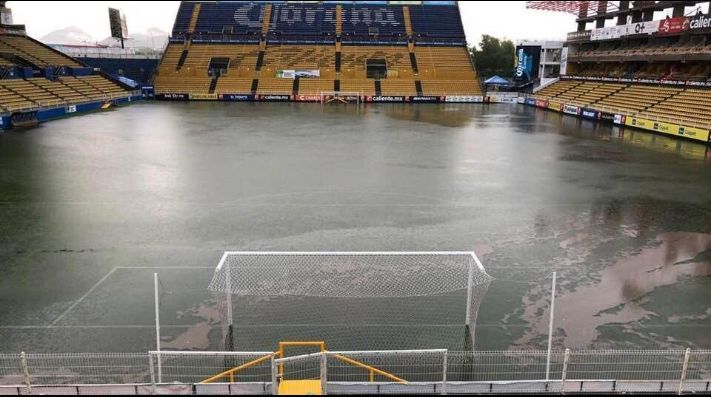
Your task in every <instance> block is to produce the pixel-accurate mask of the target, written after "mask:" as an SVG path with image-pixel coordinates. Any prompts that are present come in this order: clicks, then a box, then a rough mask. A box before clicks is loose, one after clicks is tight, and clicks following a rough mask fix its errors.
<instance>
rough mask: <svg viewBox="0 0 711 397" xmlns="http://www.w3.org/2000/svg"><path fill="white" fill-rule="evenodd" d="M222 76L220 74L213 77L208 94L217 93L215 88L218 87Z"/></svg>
mask: <svg viewBox="0 0 711 397" xmlns="http://www.w3.org/2000/svg"><path fill="white" fill-rule="evenodd" d="M219 78H220V76H215V77H213V78H212V80H211V81H210V88H209V89H208V91H207V92H208V94H214V93H215V88H217V80H218V79H219Z"/></svg>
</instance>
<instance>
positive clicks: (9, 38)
mask: <svg viewBox="0 0 711 397" xmlns="http://www.w3.org/2000/svg"><path fill="white" fill-rule="evenodd" d="M0 52H5V53H12V54H14V55H16V56H18V57H20V58H22V59H24V60H27V61H29V62H31V63H32V64H34V65H35V66H38V67H47V66H77V67H79V66H82V65H81V64H80V63H78V62H77V61H75V60H73V59H72V58H70V57H68V56H66V55H63V54H61V53H59V52H57V51H54V50H52V49H51V48H49V47H47V46H44V45H42V44H40V43H38V42H35V41H34V40H32V39H30V38H28V37H26V36H16V35H2V36H0Z"/></svg>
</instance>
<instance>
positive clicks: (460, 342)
mask: <svg viewBox="0 0 711 397" xmlns="http://www.w3.org/2000/svg"><path fill="white" fill-rule="evenodd" d="M491 280H493V279H492V277H491V276H489V275H488V274H487V273H486V270H485V269H484V267H483V266H482V264H481V262H480V261H479V259H478V258H477V256H476V254H475V253H474V252H226V253H225V254H224V255H223V257H222V260H221V261H220V264H219V265H218V267H217V268H216V270H215V274H214V276H213V279H212V281H211V283H210V286H209V289H210V290H211V291H213V292H214V293H216V294H217V295H218V297H219V298H220V301H222V305H221V307H219V311H220V315H221V317H222V321H223V331H224V332H226V333H227V334H226V335H223V336H224V337H225V340H226V341H227V340H229V341H230V345H232V346H227V347H229V348H237V349H241V350H254V349H268V348H271V347H273V346H274V345H275V344H276V343H277V342H278V341H280V340H324V341H325V342H326V343H327V345H328V346H329V349H340V350H373V349H381V350H408V349H420V348H447V349H451V350H465V347H467V346H473V345H474V343H473V342H474V341H473V338H474V332H473V329H474V326H475V324H476V317H477V313H478V309H479V305H480V303H481V301H482V300H483V298H484V295H485V293H486V290H487V289H488V285H489V283H490V282H491Z"/></svg>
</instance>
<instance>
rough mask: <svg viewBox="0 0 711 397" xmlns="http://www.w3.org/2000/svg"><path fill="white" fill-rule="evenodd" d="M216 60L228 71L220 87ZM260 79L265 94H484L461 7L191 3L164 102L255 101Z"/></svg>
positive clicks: (164, 65) (172, 52) (162, 87)
mask: <svg viewBox="0 0 711 397" xmlns="http://www.w3.org/2000/svg"><path fill="white" fill-rule="evenodd" d="M408 41H409V43H408ZM215 58H223V59H224V58H229V66H228V67H227V69H226V70H224V69H220V72H219V75H220V77H219V78H218V79H217V81H216V84H212V85H211V82H212V81H213V76H215V75H216V73H214V72H213V71H211V70H210V68H211V67H210V65H211V62H212V60H214V59H215ZM280 70H297V71H299V70H301V71H315V70H317V71H318V72H319V74H320V77H319V78H313V79H312V78H301V79H300V81H299V83H298V84H294V82H293V80H291V79H288V78H287V79H281V78H279V75H278V72H279V71H280ZM376 78H377V79H380V82H379V83H377V85H378V86H379V87H380V90H379V91H378V90H376V80H375V79H376ZM253 80H257V81H258V84H257V90H256V92H255V93H256V94H291V93H293V90H294V87H295V86H298V93H299V94H302V95H314V94H318V93H320V92H324V91H334V89H335V87H340V90H341V91H344V92H345V91H350V92H361V93H363V94H364V95H375V94H376V92H377V93H381V94H383V95H393V96H400V95H403V96H415V95H418V94H420V93H419V92H418V89H417V87H418V86H421V87H422V94H425V95H435V96H442V95H447V94H449V95H476V96H481V95H482V90H481V87H480V83H479V81H478V75H477V73H476V71H475V70H474V67H473V64H472V62H471V58H470V55H469V52H468V50H467V49H466V47H465V42H464V30H463V27H462V23H461V18H460V16H459V9H458V7H457V6H456V3H455V2H440V3H437V5H431V4H428V5H388V4H387V3H386V2H368V3H357V2H333V3H316V2H298V3H294V2H208V1H199V2H190V3H188V2H182V3H181V6H180V9H179V11H178V15H177V17H176V21H175V25H174V29H173V37H172V38H171V42H170V44H169V46H168V48H167V49H166V51H165V54H164V56H163V59H162V61H161V65H160V67H159V70H158V75H157V77H156V78H155V80H154V83H155V86H156V93H158V94H162V93H191V94H192V93H195V94H206V93H210V94H213V93H214V94H220V93H247V92H251V90H252V88H253V83H252V81H253ZM336 81H338V83H336ZM211 88H214V91H213V92H209V90H210V89H211Z"/></svg>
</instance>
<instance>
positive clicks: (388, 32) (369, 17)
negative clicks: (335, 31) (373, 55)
mask: <svg viewBox="0 0 711 397" xmlns="http://www.w3.org/2000/svg"><path fill="white" fill-rule="evenodd" d="M371 35H377V36H378V38H379V39H382V40H383V41H389V40H390V38H395V39H397V38H398V37H405V36H406V32H405V18H404V16H403V12H402V7H400V6H394V7H389V6H377V5H367V6H363V5H343V36H344V38H347V39H349V40H350V39H352V40H358V39H360V38H363V37H368V36H371Z"/></svg>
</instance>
